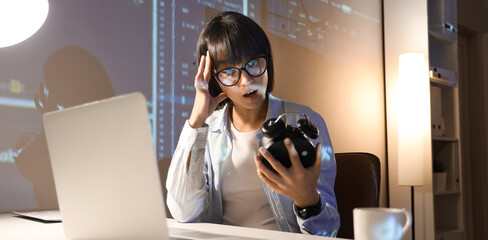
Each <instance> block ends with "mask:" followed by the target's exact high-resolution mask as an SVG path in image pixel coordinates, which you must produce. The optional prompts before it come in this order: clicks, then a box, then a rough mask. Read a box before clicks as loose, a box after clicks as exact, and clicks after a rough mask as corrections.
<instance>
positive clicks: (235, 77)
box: [217, 57, 266, 86]
mask: <svg viewBox="0 0 488 240" xmlns="http://www.w3.org/2000/svg"><path fill="white" fill-rule="evenodd" d="M241 70H244V71H246V72H247V73H248V74H249V75H251V76H252V77H258V76H260V75H261V74H263V73H264V72H265V71H266V58H265V57H258V58H254V59H252V60H251V61H249V62H248V63H247V64H246V65H245V66H244V68H242V69H241V68H227V69H224V70H222V71H220V72H218V74H217V77H218V79H219V81H220V82H221V83H222V84H224V85H228V86H232V85H235V84H237V82H238V81H239V79H240V78H241Z"/></svg>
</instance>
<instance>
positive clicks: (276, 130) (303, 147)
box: [259, 113, 319, 172]
mask: <svg viewBox="0 0 488 240" xmlns="http://www.w3.org/2000/svg"><path fill="white" fill-rule="evenodd" d="M285 115H295V116H299V117H300V119H299V120H298V121H297V126H294V125H287V124H286V123H285V121H283V119H282V118H283V117H284V116H285ZM261 132H262V133H263V137H262V139H261V142H260V146H263V147H265V148H266V149H267V150H268V152H270V153H271V155H273V157H274V158H275V159H276V160H278V161H279V162H280V163H281V164H283V166H285V167H286V168H290V167H291V161H290V156H289V154H288V150H287V149H286V147H285V143H284V139H285V138H289V139H290V140H291V142H292V143H293V145H294V146H295V149H296V150H297V152H298V156H299V157H300V162H301V163H302V165H303V167H304V168H307V167H310V166H312V165H313V164H314V163H315V158H316V150H315V147H314V145H313V143H312V141H310V139H316V138H317V137H318V136H319V131H318V129H317V127H316V126H315V123H313V122H312V121H310V120H309V118H308V116H307V115H305V114H300V113H284V114H281V115H280V116H278V117H277V118H272V119H269V120H267V121H266V122H264V124H263V126H262V127H261ZM259 156H260V158H261V161H262V162H263V164H264V165H265V166H266V167H268V168H269V169H271V170H273V171H274V172H276V170H275V169H273V167H272V166H271V164H269V162H268V161H267V160H266V159H265V158H264V157H263V156H262V155H261V154H259Z"/></svg>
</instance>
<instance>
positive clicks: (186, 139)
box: [166, 94, 340, 236]
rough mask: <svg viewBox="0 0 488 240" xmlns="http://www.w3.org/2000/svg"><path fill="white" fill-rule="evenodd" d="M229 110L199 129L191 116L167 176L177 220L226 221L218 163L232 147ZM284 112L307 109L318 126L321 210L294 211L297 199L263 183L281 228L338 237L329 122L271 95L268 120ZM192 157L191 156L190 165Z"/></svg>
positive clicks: (170, 205)
mask: <svg viewBox="0 0 488 240" xmlns="http://www.w3.org/2000/svg"><path fill="white" fill-rule="evenodd" d="M226 111H227V106H226V107H224V108H223V109H221V110H218V111H215V112H214V113H213V114H212V115H211V116H210V117H209V118H208V119H207V121H206V124H205V125H204V126H203V127H201V128H198V129H193V128H192V127H190V125H189V124H188V121H187V122H186V123H185V125H184V127H183V130H182V132H181V134H180V138H179V142H178V145H177V147H176V149H175V152H174V154H173V159H172V160H171V165H170V167H169V171H168V177H167V179H166V188H167V189H168V193H167V204H168V208H169V210H170V212H171V214H172V215H173V217H174V218H175V220H177V221H179V222H210V223H222V192H221V184H222V176H221V175H220V168H221V166H222V163H223V162H224V161H227V160H229V158H230V157H231V152H232V142H231V135H230V132H229V127H228V123H229V121H228V119H227V116H228V115H227V114H226ZM283 112H287V113H290V112H297V113H305V114H306V115H307V116H308V117H309V119H310V120H311V121H313V122H314V123H315V124H316V126H317V128H318V129H319V137H318V138H317V139H315V140H312V142H313V143H314V145H316V144H317V143H318V142H322V167H321V172H320V176H319V179H318V183H317V190H318V192H319V194H320V199H321V201H322V210H321V212H320V213H319V214H318V215H315V216H312V217H310V218H308V219H302V218H300V217H299V216H297V213H296V212H295V210H294V209H295V208H294V204H293V200H291V199H290V198H288V197H285V196H283V195H280V194H278V193H276V192H275V191H273V189H271V188H270V187H268V186H267V185H266V184H264V183H263V185H264V190H265V193H266V196H267V198H268V202H269V204H270V206H271V210H272V212H273V215H274V217H275V219H276V223H277V225H278V228H279V229H280V230H281V231H286V232H302V233H308V234H314V235H322V236H335V235H336V234H337V231H338V229H339V224H340V222H339V213H338V212H337V203H336V198H335V194H334V181H335V176H336V163H335V157H334V150H333V148H332V143H331V141H330V137H329V132H328V130H327V125H326V124H325V121H324V119H323V118H322V117H321V116H320V115H319V114H318V113H316V112H315V111H313V110H312V109H310V108H309V107H307V106H304V105H300V104H296V103H292V102H286V101H283V100H280V99H278V98H276V97H273V96H272V95H271V94H269V104H268V113H267V119H269V118H276V117H277V116H279V115H280V114H281V113H283ZM285 120H286V122H287V123H288V124H293V125H296V119H293V118H291V117H290V118H287V119H285ZM259 135H262V134H259ZM189 156H191V159H190V164H189V166H187V160H188V157H189Z"/></svg>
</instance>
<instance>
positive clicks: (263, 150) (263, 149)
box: [259, 147, 267, 154]
mask: <svg viewBox="0 0 488 240" xmlns="http://www.w3.org/2000/svg"><path fill="white" fill-rule="evenodd" d="M259 149H260V151H261V153H262V154H266V152H267V150H266V148H265V147H260V148H259Z"/></svg>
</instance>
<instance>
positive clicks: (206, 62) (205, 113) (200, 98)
mask: <svg viewBox="0 0 488 240" xmlns="http://www.w3.org/2000/svg"><path fill="white" fill-rule="evenodd" d="M211 71H212V68H211V61H210V55H209V53H208V51H207V55H206V56H205V55H202V57H201V58H200V64H199V65H198V72H197V75H196V76H195V89H196V90H197V91H196V94H195V103H193V109H192V111H191V115H190V119H188V121H189V123H190V126H191V127H192V128H200V127H202V126H203V124H204V123H205V120H207V118H208V117H209V116H210V115H212V113H213V112H214V111H215V108H216V107H217V105H218V104H219V103H220V102H222V101H224V100H225V99H226V98H227V95H226V94H225V93H223V92H222V93H220V94H219V95H217V96H216V97H212V95H210V92H209V91H208V83H209V81H210V77H211Z"/></svg>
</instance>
